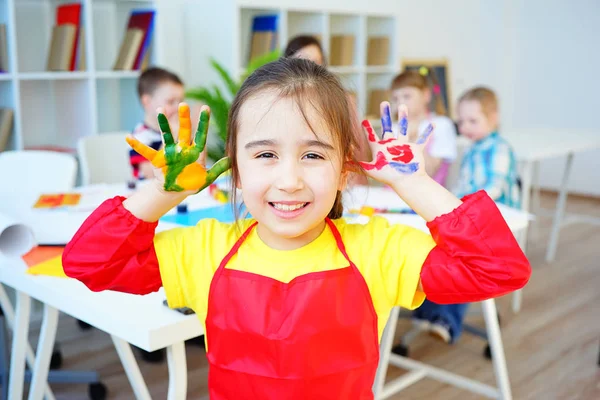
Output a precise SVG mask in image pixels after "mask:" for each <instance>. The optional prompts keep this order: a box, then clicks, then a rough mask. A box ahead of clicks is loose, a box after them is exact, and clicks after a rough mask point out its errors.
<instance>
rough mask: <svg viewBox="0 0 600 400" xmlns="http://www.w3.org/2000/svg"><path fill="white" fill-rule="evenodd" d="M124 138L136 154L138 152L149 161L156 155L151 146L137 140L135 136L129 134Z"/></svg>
mask: <svg viewBox="0 0 600 400" xmlns="http://www.w3.org/2000/svg"><path fill="white" fill-rule="evenodd" d="M125 140H126V141H127V143H128V144H129V146H131V148H132V149H133V150H134V151H135V152H137V153H138V154H140V155H141V156H142V157H144V158H145V159H146V160H148V161H150V162H152V160H154V157H156V153H158V152H157V151H156V150H154V149H153V148H151V147H148V146H146V145H145V144H144V143H142V142H140V141H139V140H137V139H136V138H134V137H133V136H131V135H128V136H126V137H125Z"/></svg>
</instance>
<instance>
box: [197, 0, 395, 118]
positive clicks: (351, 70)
mask: <svg viewBox="0 0 600 400" xmlns="http://www.w3.org/2000/svg"><path fill="white" fill-rule="evenodd" d="M274 3H275V2H274V1H266V0H255V1H244V0H231V1H227V2H225V4H221V5H219V6H215V7H211V8H210V10H207V9H206V8H204V7H202V6H200V5H197V6H194V5H193V4H190V5H189V6H188V8H187V9H188V14H189V16H188V17H187V29H188V35H189V36H190V37H197V38H212V37H213V36H214V32H219V33H220V36H219V40H218V41H217V40H212V39H211V40H203V42H202V48H199V49H197V51H196V52H195V54H191V56H190V60H189V65H190V66H193V71H190V73H189V74H188V76H187V77H186V81H189V83H190V86H194V85H209V84H211V83H218V82H219V78H218V76H217V75H216V74H215V73H214V71H212V69H211V68H210V66H209V64H208V60H209V59H210V58H215V59H216V60H218V61H219V62H220V63H221V64H223V65H224V66H225V67H226V68H227V69H228V70H229V71H233V72H237V73H240V72H242V71H244V69H245V67H246V65H247V63H248V58H249V54H250V44H251V34H252V32H251V28H252V20H253V18H254V17H256V16H259V15H277V16H278V17H279V19H278V23H279V26H278V31H277V34H278V37H277V42H278V46H279V48H280V49H281V50H282V51H283V50H284V49H285V46H286V45H287V42H288V41H289V40H290V39H291V38H293V37H295V36H297V35H301V34H308V35H313V36H317V37H319V38H320V39H321V44H322V46H323V49H324V51H325V54H326V56H327V59H328V60H330V56H331V38H332V37H333V36H334V35H338V34H346V35H348V34H350V35H353V36H354V37H355V39H354V52H353V53H354V55H353V60H352V61H353V62H352V65H349V66H333V65H330V66H329V67H328V68H329V69H330V71H332V72H334V73H335V74H336V75H337V76H338V77H340V79H341V80H342V82H343V84H344V85H345V86H346V88H347V89H348V90H350V91H352V92H355V93H356V100H357V107H358V112H359V115H360V116H361V117H362V116H365V114H366V110H367V106H368V99H369V90H371V89H383V88H387V86H389V84H390V83H391V80H392V78H393V76H394V75H395V74H397V73H398V72H399V70H400V58H399V56H400V54H399V51H398V50H397V48H396V45H397V43H398V41H397V38H396V36H397V22H396V21H397V16H396V15H395V14H391V13H389V12H388V13H386V11H387V10H386V9H381V8H380V9H376V8H374V9H373V10H372V11H364V10H356V11H354V10H353V9H352V6H350V7H346V8H345V9H341V8H338V9H323V8H315V6H314V5H313V6H312V8H310V4H308V5H306V6H302V5H301V4H299V3H298V2H294V1H280V2H277V5H276V6H274ZM307 3H311V2H307ZM312 3H314V2H312ZM200 13H205V14H204V15H205V18H204V19H203V23H202V24H194V25H193V21H194V20H197V18H198V15H199V14H200ZM370 35H372V36H386V37H388V38H389V43H390V45H389V47H390V48H389V57H388V62H387V63H386V65H376V66H369V65H367V53H368V49H367V45H368V38H369V36H370ZM386 80H387V82H386Z"/></svg>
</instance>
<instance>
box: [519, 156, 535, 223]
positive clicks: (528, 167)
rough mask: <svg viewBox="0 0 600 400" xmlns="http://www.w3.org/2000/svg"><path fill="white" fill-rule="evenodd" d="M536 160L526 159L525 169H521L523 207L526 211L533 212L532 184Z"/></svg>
mask: <svg viewBox="0 0 600 400" xmlns="http://www.w3.org/2000/svg"><path fill="white" fill-rule="evenodd" d="M534 163H535V161H524V163H523V170H522V171H521V209H522V210H523V211H526V212H531V209H530V204H529V203H530V199H531V186H532V182H533V164H534Z"/></svg>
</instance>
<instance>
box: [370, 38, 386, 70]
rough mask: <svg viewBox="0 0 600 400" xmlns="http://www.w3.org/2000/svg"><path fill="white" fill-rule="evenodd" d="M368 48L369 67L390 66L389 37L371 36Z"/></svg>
mask: <svg viewBox="0 0 600 400" xmlns="http://www.w3.org/2000/svg"><path fill="white" fill-rule="evenodd" d="M367 46H368V47H367V65H387V64H388V58H389V54H390V39H389V38H388V37H387V36H371V37H369V40H368V44H367Z"/></svg>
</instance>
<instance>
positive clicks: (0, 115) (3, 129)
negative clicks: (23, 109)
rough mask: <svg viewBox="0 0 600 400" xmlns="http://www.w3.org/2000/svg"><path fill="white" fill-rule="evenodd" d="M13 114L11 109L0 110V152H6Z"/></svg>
mask: <svg viewBox="0 0 600 400" xmlns="http://www.w3.org/2000/svg"><path fill="white" fill-rule="evenodd" d="M13 119H14V112H13V110H12V109H11V108H0V151H4V150H6V147H7V146H8V139H9V138H10V133H11V132H12V127H13Z"/></svg>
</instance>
